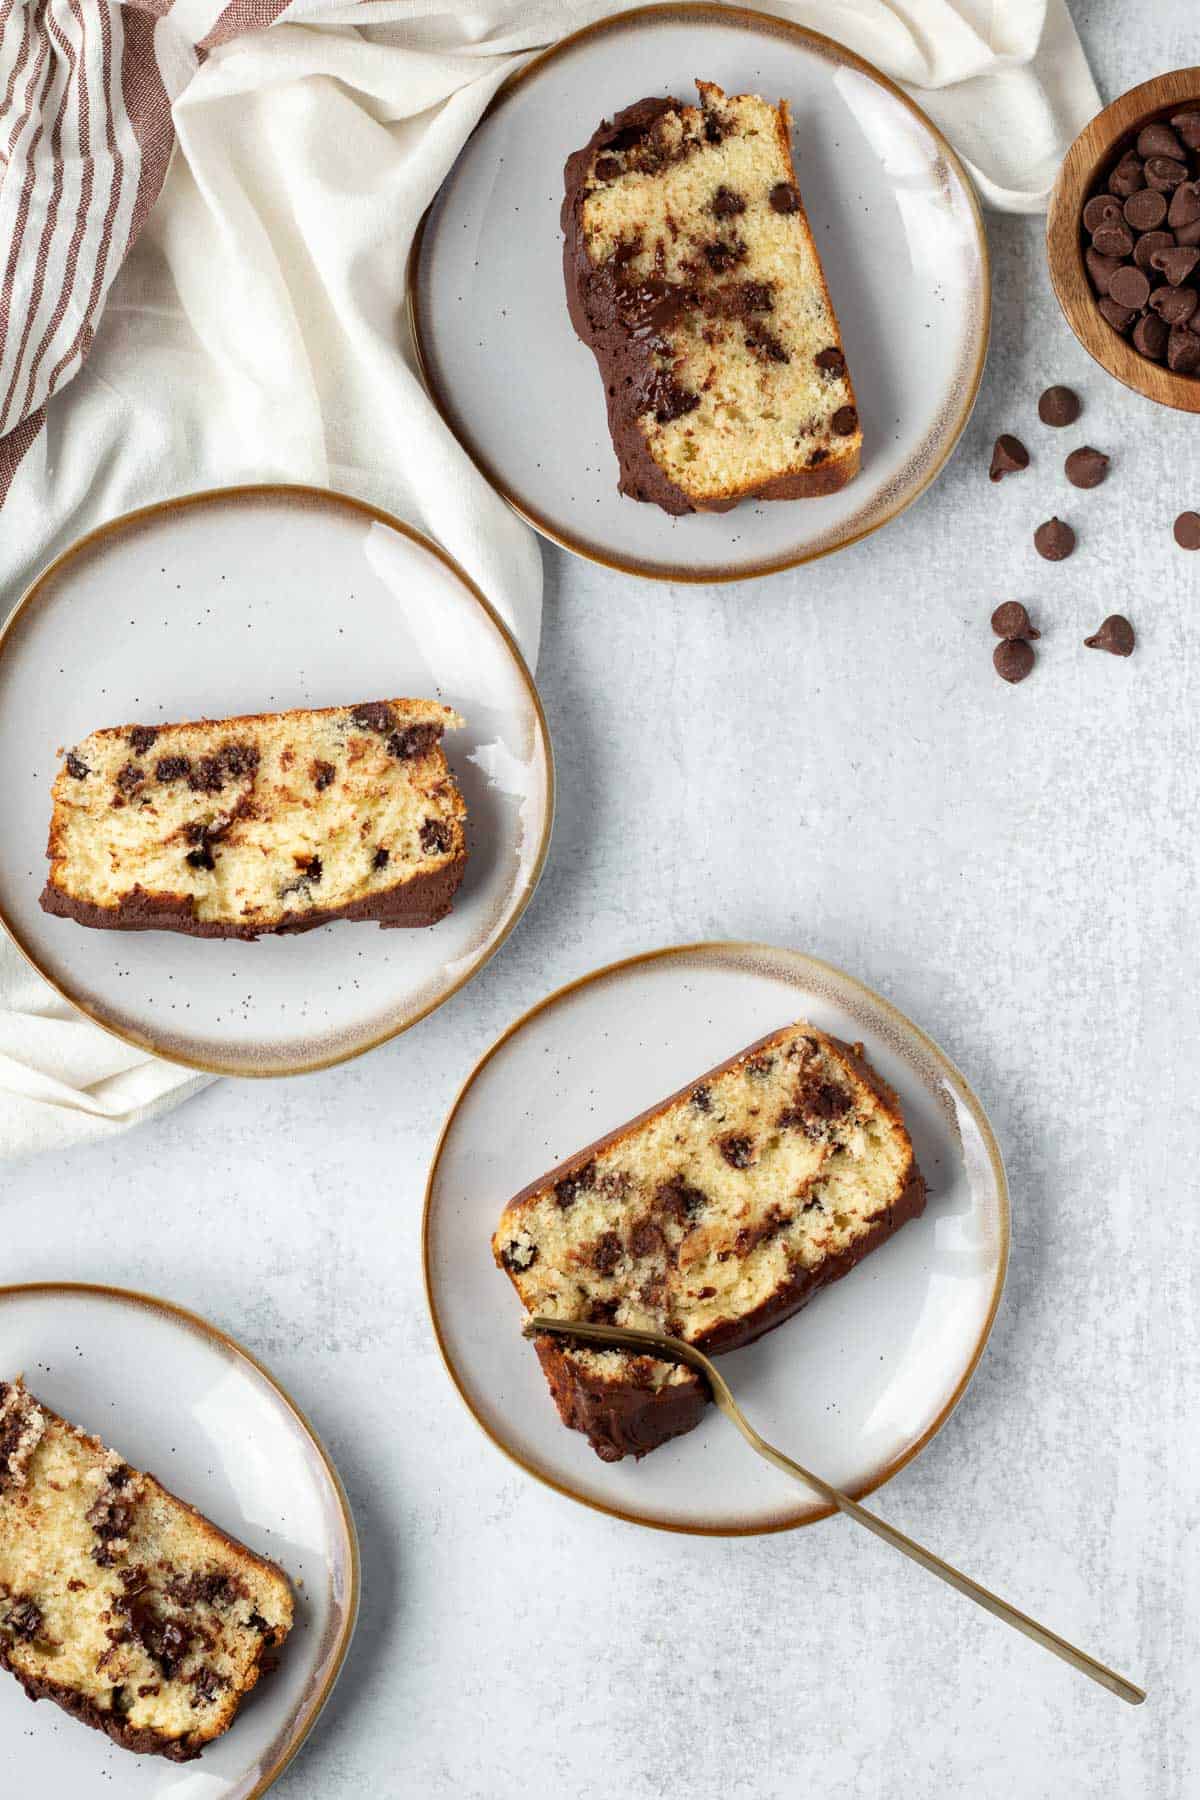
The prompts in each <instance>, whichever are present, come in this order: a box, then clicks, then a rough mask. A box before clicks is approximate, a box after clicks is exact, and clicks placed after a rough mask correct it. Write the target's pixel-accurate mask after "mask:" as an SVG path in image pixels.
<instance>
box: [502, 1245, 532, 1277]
mask: <svg viewBox="0 0 1200 1800" xmlns="http://www.w3.org/2000/svg"><path fill="white" fill-rule="evenodd" d="M537 1259H538V1247H537V1245H536V1244H518V1243H517V1242H516V1241H515V1239H514V1241H513V1242H512V1243H511V1244H505V1246H504V1248H503V1250H502V1251H501V1252H500V1261H501V1262H502V1263H503V1264H504V1267H505V1268H506V1269H507V1270H509V1272H510V1273H511V1274H513V1275H522V1274H524V1272H525V1270H526V1269H532V1267H533V1265H534V1263H535V1262H536V1261H537Z"/></svg>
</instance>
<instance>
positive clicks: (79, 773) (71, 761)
mask: <svg viewBox="0 0 1200 1800" xmlns="http://www.w3.org/2000/svg"><path fill="white" fill-rule="evenodd" d="M91 772H92V771H91V770H90V769H89V767H88V765H87V764H86V763H85V762H84V760H83V758H82V756H76V754H75V752H74V751H73V750H68V751H67V774H68V775H73V776H74V777H75V780H76V781H83V780H84V779H85V777H87V776H88V775H90V774H91Z"/></svg>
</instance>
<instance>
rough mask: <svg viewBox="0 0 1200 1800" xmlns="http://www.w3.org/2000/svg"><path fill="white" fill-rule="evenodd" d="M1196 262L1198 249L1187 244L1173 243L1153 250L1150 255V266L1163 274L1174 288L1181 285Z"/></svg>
mask: <svg viewBox="0 0 1200 1800" xmlns="http://www.w3.org/2000/svg"><path fill="white" fill-rule="evenodd" d="M1197 263H1200V250H1197V249H1195V248H1194V246H1192V245H1188V244H1174V245H1172V246H1170V247H1169V248H1168V249H1164V250H1155V251H1154V252H1152V254H1151V257H1150V267H1151V268H1152V269H1157V270H1158V271H1159V273H1160V274H1162V275H1165V276H1166V278H1167V280H1168V281H1169V282H1170V284H1171V286H1172V287H1175V288H1177V287H1182V286H1183V284H1184V282H1185V281H1186V280H1187V278H1188V276H1189V275H1190V274H1191V273H1192V271H1193V269H1194V268H1195V267H1196V264H1197Z"/></svg>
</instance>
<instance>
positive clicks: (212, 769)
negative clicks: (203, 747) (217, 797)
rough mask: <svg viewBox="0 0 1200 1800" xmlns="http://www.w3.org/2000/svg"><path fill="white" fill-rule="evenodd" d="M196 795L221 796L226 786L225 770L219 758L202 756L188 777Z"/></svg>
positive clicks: (189, 784)
mask: <svg viewBox="0 0 1200 1800" xmlns="http://www.w3.org/2000/svg"><path fill="white" fill-rule="evenodd" d="M188 786H189V787H190V788H191V789H192V790H193V792H194V793H198V794H219V793H220V791H221V789H222V788H223V787H224V786H225V770H224V768H223V766H222V763H221V759H220V757H218V756H202V757H201V758H200V761H199V762H198V763H197V764H196V766H195V768H194V769H193V770H192V771H191V773H190V775H189V776H188Z"/></svg>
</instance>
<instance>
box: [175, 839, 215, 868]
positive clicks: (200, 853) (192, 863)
mask: <svg viewBox="0 0 1200 1800" xmlns="http://www.w3.org/2000/svg"><path fill="white" fill-rule="evenodd" d="M183 860H184V861H185V862H186V863H187V865H188V867H189V868H192V869H215V868H216V866H217V865H216V864H215V863H214V861H213V853H212V851H211V850H210V849H209V847H208V845H207V844H204V845H203V846H202V847H201V848H200V849H199V850H189V851H188V853H187V855H186V856H185V857H184V859H183Z"/></svg>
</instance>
